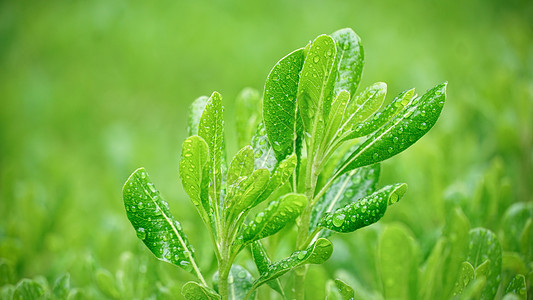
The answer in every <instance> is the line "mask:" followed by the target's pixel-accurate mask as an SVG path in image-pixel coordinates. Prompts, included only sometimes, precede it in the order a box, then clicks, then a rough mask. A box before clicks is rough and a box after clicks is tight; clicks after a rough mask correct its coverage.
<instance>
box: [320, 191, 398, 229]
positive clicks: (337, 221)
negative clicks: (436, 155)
mask: <svg viewBox="0 0 533 300" xmlns="http://www.w3.org/2000/svg"><path fill="white" fill-rule="evenodd" d="M406 191H407V185H406V184H405V183H397V184H394V185H388V186H386V187H384V188H382V189H380V190H378V191H376V192H375V193H373V194H372V195H370V196H367V197H364V198H362V199H361V200H360V201H357V202H354V203H351V204H348V205H346V206H345V207H343V208H340V209H337V210H336V211H335V212H332V213H328V214H326V215H324V216H323V217H322V219H321V220H320V223H319V226H321V227H324V228H327V229H329V230H333V231H336V232H352V231H355V230H357V229H359V228H362V227H365V226H368V225H370V224H373V223H375V222H377V221H378V220H379V219H381V217H383V215H384V214H385V211H386V210H387V206H388V205H392V204H394V203H396V202H397V201H399V200H400V199H401V198H402V197H403V195H404V194H405V192H406Z"/></svg>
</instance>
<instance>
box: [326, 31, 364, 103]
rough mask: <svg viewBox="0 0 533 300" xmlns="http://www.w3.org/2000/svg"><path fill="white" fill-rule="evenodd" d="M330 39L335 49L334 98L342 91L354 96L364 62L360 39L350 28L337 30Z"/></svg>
mask: <svg viewBox="0 0 533 300" xmlns="http://www.w3.org/2000/svg"><path fill="white" fill-rule="evenodd" d="M331 37H332V38H333V39H334V40H335V45H336V47H337V57H336V62H335V69H334V71H335V72H334V74H335V84H334V88H333V93H334V96H336V95H338V94H339V93H340V91H342V90H345V91H348V92H349V93H350V95H351V96H354V95H355V91H356V90H357V87H358V86H359V81H360V80H361V74H362V73H363V65H364V60H365V54H364V50H363V45H362V44H361V39H360V38H359V36H357V34H355V32H354V31H353V30H352V29H351V28H344V29H340V30H337V31H335V32H334V33H332V34H331Z"/></svg>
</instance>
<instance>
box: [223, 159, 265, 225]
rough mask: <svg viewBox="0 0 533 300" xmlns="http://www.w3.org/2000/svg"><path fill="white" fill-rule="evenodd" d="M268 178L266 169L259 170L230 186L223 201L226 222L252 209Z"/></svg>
mask: <svg viewBox="0 0 533 300" xmlns="http://www.w3.org/2000/svg"><path fill="white" fill-rule="evenodd" d="M269 178H270V172H268V170H267V169H259V170H255V171H254V172H253V173H252V174H251V175H250V176H248V177H241V178H240V179H239V180H238V181H237V182H236V183H234V184H233V185H232V186H230V187H229V188H228V193H227V195H226V198H225V201H224V212H225V214H226V220H233V219H234V218H236V217H237V216H238V215H243V214H245V213H246V212H248V210H249V209H251V208H252V207H254V205H255V203H257V199H258V198H259V196H260V195H261V193H263V191H264V190H265V188H266V186H267V184H268V180H269Z"/></svg>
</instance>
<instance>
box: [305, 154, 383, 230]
mask: <svg viewBox="0 0 533 300" xmlns="http://www.w3.org/2000/svg"><path fill="white" fill-rule="evenodd" d="M380 170H381V168H380V165H379V164H374V165H371V166H365V167H362V168H359V169H357V170H352V171H350V172H349V173H348V174H344V175H342V176H341V177H339V178H337V179H336V180H335V182H333V184H332V185H331V187H330V188H329V189H328V190H327V192H326V193H325V194H324V196H323V197H321V198H320V199H319V200H318V201H317V203H316V204H315V206H314V208H313V213H312V215H311V224H310V228H309V231H310V232H312V231H313V230H314V229H315V228H316V226H317V225H318V223H319V221H320V219H322V217H323V216H324V215H325V214H326V213H329V212H332V211H335V210H337V209H339V208H341V207H344V206H346V205H348V204H350V203H352V202H355V201H357V200H359V199H361V198H362V197H366V196H368V195H369V194H371V193H373V192H374V191H375V190H376V186H377V183H378V180H379V174H380Z"/></svg>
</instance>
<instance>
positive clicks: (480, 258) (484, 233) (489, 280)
mask: <svg viewBox="0 0 533 300" xmlns="http://www.w3.org/2000/svg"><path fill="white" fill-rule="evenodd" d="M469 236H470V244H469V248H468V254H467V261H468V262H470V263H471V264H472V266H473V267H474V269H475V270H476V274H477V273H478V272H482V271H481V270H482V269H481V270H480V271H477V269H478V268H479V267H480V266H481V265H482V264H483V263H485V261H489V262H490V265H489V266H488V267H489V268H488V269H487V270H486V271H483V273H486V274H485V277H486V285H485V287H484V288H483V292H482V294H481V299H493V298H494V296H495V295H496V291H497V290H498V285H499V283H500V278H501V271H502V249H501V246H500V243H499V242H498V239H497V238H496V236H495V235H494V233H492V232H491V231H490V230H488V229H485V228H474V229H472V230H470V234H469ZM476 276H477V275H476Z"/></svg>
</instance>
